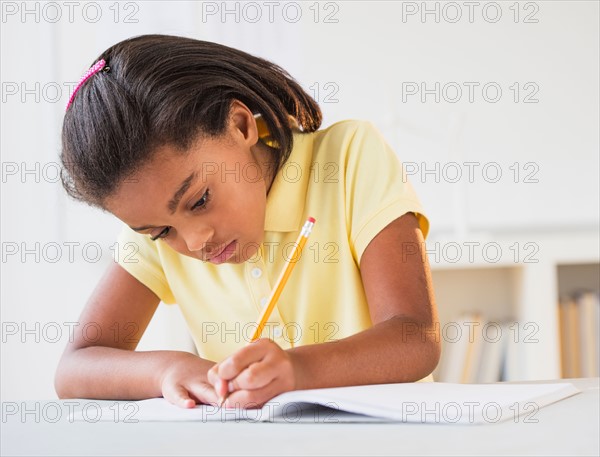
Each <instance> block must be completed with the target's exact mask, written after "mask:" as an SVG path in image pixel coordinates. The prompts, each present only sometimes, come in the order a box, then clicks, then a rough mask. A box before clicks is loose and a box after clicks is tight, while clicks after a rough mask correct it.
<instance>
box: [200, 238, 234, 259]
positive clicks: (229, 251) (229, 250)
mask: <svg viewBox="0 0 600 457" xmlns="http://www.w3.org/2000/svg"><path fill="white" fill-rule="evenodd" d="M236 247H237V241H236V240H233V241H232V242H231V243H229V244H227V245H225V246H224V247H223V249H221V250H220V251H219V252H218V253H217V254H216V255H214V256H212V257H210V258H209V259H207V260H206V261H207V262H210V263H213V264H215V265H219V264H221V263H224V262H226V261H227V260H228V259H229V258H230V257H231V256H232V255H233V254H234V252H235V250H236Z"/></svg>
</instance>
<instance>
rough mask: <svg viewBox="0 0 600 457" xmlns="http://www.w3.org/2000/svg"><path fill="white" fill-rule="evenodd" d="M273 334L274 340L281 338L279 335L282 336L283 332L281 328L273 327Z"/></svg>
mask: <svg viewBox="0 0 600 457" xmlns="http://www.w3.org/2000/svg"><path fill="white" fill-rule="evenodd" d="M273 334H274V335H275V338H281V335H283V330H282V329H281V327H275V330H273Z"/></svg>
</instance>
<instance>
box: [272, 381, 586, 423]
mask: <svg viewBox="0 0 600 457" xmlns="http://www.w3.org/2000/svg"><path fill="white" fill-rule="evenodd" d="M578 392H580V391H579V390H578V389H577V388H575V386H573V385H572V384H570V383H557V384H454V383H439V382H431V383H404V384H379V385H367V386H352V387H336V388H331V389H314V390H304V391H294V392H286V393H284V394H282V395H279V396H278V397H275V398H274V399H273V400H272V401H277V402H280V403H282V404H286V403H292V402H302V401H304V402H310V403H319V404H322V405H325V406H328V407H329V408H334V409H340V410H342V411H347V412H352V413H356V414H363V415H367V416H373V417H377V418H380V419H383V420H392V421H399V422H417V423H460V424H469V423H496V422H502V421H505V420H509V419H515V418H517V417H520V416H523V417H524V418H529V419H530V420H535V415H536V413H537V411H539V409H540V408H542V407H544V406H546V405H548V404H550V403H554V402H556V401H558V400H561V399H563V398H567V397H570V396H571V395H574V394H576V393H578ZM330 418H331V419H334V421H335V416H331V417H330ZM346 418H347V419H349V418H348V417H347V416H346ZM338 419H339V421H340V422H345V421H347V420H343V419H344V418H343V417H342V416H340V417H339V418H338ZM348 421H349V420H348Z"/></svg>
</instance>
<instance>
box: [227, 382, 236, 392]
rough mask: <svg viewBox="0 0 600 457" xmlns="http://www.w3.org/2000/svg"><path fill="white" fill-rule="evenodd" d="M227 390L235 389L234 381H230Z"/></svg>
mask: <svg viewBox="0 0 600 457" xmlns="http://www.w3.org/2000/svg"><path fill="white" fill-rule="evenodd" d="M227 390H228V392H233V391H234V390H235V387H233V381H229V383H228V384H227Z"/></svg>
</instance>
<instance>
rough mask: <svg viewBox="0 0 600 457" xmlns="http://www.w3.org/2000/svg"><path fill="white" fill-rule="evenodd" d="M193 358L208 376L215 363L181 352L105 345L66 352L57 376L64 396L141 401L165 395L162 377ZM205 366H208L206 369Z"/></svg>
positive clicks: (58, 385)
mask: <svg viewBox="0 0 600 457" xmlns="http://www.w3.org/2000/svg"><path fill="white" fill-rule="evenodd" d="M183 359H186V360H189V361H190V362H191V363H194V364H196V365H198V366H199V368H200V370H199V372H200V373H203V375H204V376H206V372H207V371H208V369H209V368H210V367H211V366H213V365H214V362H211V361H209V360H205V359H201V358H200V357H197V356H195V355H193V354H190V353H187V352H180V351H147V352H141V351H140V352H135V351H129V350H124V349H115V348H110V347H102V346H91V347H86V348H81V349H76V350H73V351H70V352H67V353H65V354H64V355H63V357H62V359H61V361H60V364H59V366H58V369H57V372H56V377H55V388H56V392H57V394H58V396H59V397H60V398H97V399H112V400H140V399H144V398H153V397H160V396H162V391H161V380H162V375H163V373H164V372H165V370H166V369H167V368H168V367H169V366H170V365H171V364H173V363H176V362H179V361H182V360H183ZM204 367H205V369H204Z"/></svg>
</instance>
